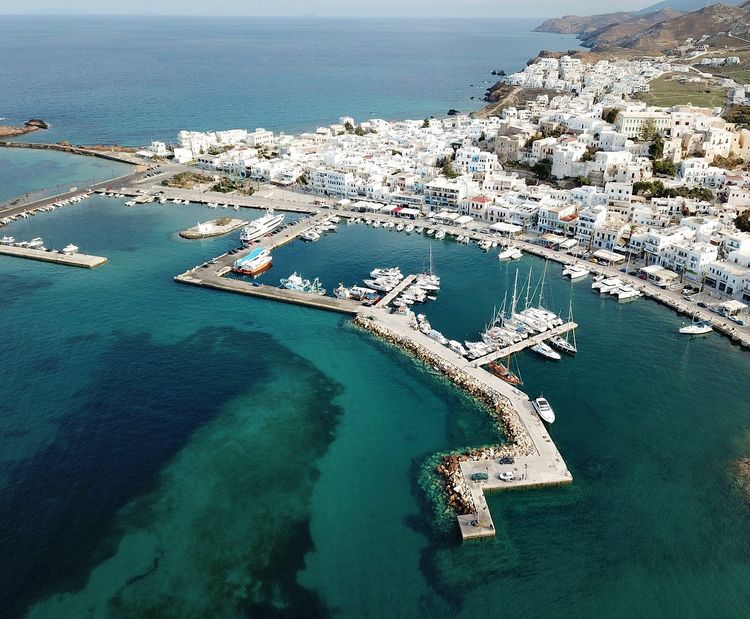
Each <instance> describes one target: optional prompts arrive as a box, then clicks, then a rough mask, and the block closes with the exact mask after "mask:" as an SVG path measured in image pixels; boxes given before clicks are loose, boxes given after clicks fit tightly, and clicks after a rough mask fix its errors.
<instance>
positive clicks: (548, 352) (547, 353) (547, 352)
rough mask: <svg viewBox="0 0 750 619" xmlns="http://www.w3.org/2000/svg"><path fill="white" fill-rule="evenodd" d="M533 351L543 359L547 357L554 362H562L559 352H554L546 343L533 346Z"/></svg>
mask: <svg viewBox="0 0 750 619" xmlns="http://www.w3.org/2000/svg"><path fill="white" fill-rule="evenodd" d="M531 350H533V351H534V352H535V353H536V354H538V355H541V356H542V357H545V358H547V359H552V360H553V361H560V359H562V357H561V356H560V353H559V352H556V351H554V350H552V348H550V347H549V346H548V345H547V344H545V343H544V342H539V343H538V344H537V345H536V346H532V347H531Z"/></svg>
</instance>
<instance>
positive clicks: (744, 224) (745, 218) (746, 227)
mask: <svg viewBox="0 0 750 619" xmlns="http://www.w3.org/2000/svg"><path fill="white" fill-rule="evenodd" d="M734 225H735V226H737V228H739V229H740V230H742V232H750V209H748V210H746V211H743V212H742V213H740V214H739V215H738V216H737V218H736V219H735V220H734Z"/></svg>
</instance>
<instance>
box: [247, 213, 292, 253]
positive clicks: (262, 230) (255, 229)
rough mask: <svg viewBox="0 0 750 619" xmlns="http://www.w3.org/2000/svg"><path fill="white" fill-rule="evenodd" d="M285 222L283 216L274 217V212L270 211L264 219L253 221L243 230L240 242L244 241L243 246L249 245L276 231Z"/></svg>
mask: <svg viewBox="0 0 750 619" xmlns="http://www.w3.org/2000/svg"><path fill="white" fill-rule="evenodd" d="M283 222H284V216H283V215H274V214H273V210H272V209H269V210H268V212H267V213H266V214H265V215H263V217H259V218H258V219H255V220H253V221H251V222H250V223H249V224H248V225H247V226H245V227H244V228H243V229H242V232H241V233H240V241H242V243H243V245H249V244H250V243H252V242H253V241H254V240H255V239H258V238H260V237H262V236H264V235H266V234H268V233H269V232H273V231H274V230H276V228H278V227H279V226H280V225H281V224H282V223H283Z"/></svg>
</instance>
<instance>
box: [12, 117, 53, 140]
mask: <svg viewBox="0 0 750 619" xmlns="http://www.w3.org/2000/svg"><path fill="white" fill-rule="evenodd" d="M39 129H49V125H48V124H47V123H46V122H44V121H43V120H39V119H38V118H32V119H30V120H27V121H26V122H25V123H24V124H23V127H13V126H10V125H0V138H13V137H17V136H19V135H26V134H27V133H31V132H32V131H39Z"/></svg>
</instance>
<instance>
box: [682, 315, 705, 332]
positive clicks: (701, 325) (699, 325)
mask: <svg viewBox="0 0 750 619" xmlns="http://www.w3.org/2000/svg"><path fill="white" fill-rule="evenodd" d="M696 318H697V314H693V321H692V322H691V323H690V324H689V325H684V326H682V327H680V333H681V334H682V335H706V334H707V333H711V331H713V327H712V326H711V323H710V322H709V321H708V320H696Z"/></svg>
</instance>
